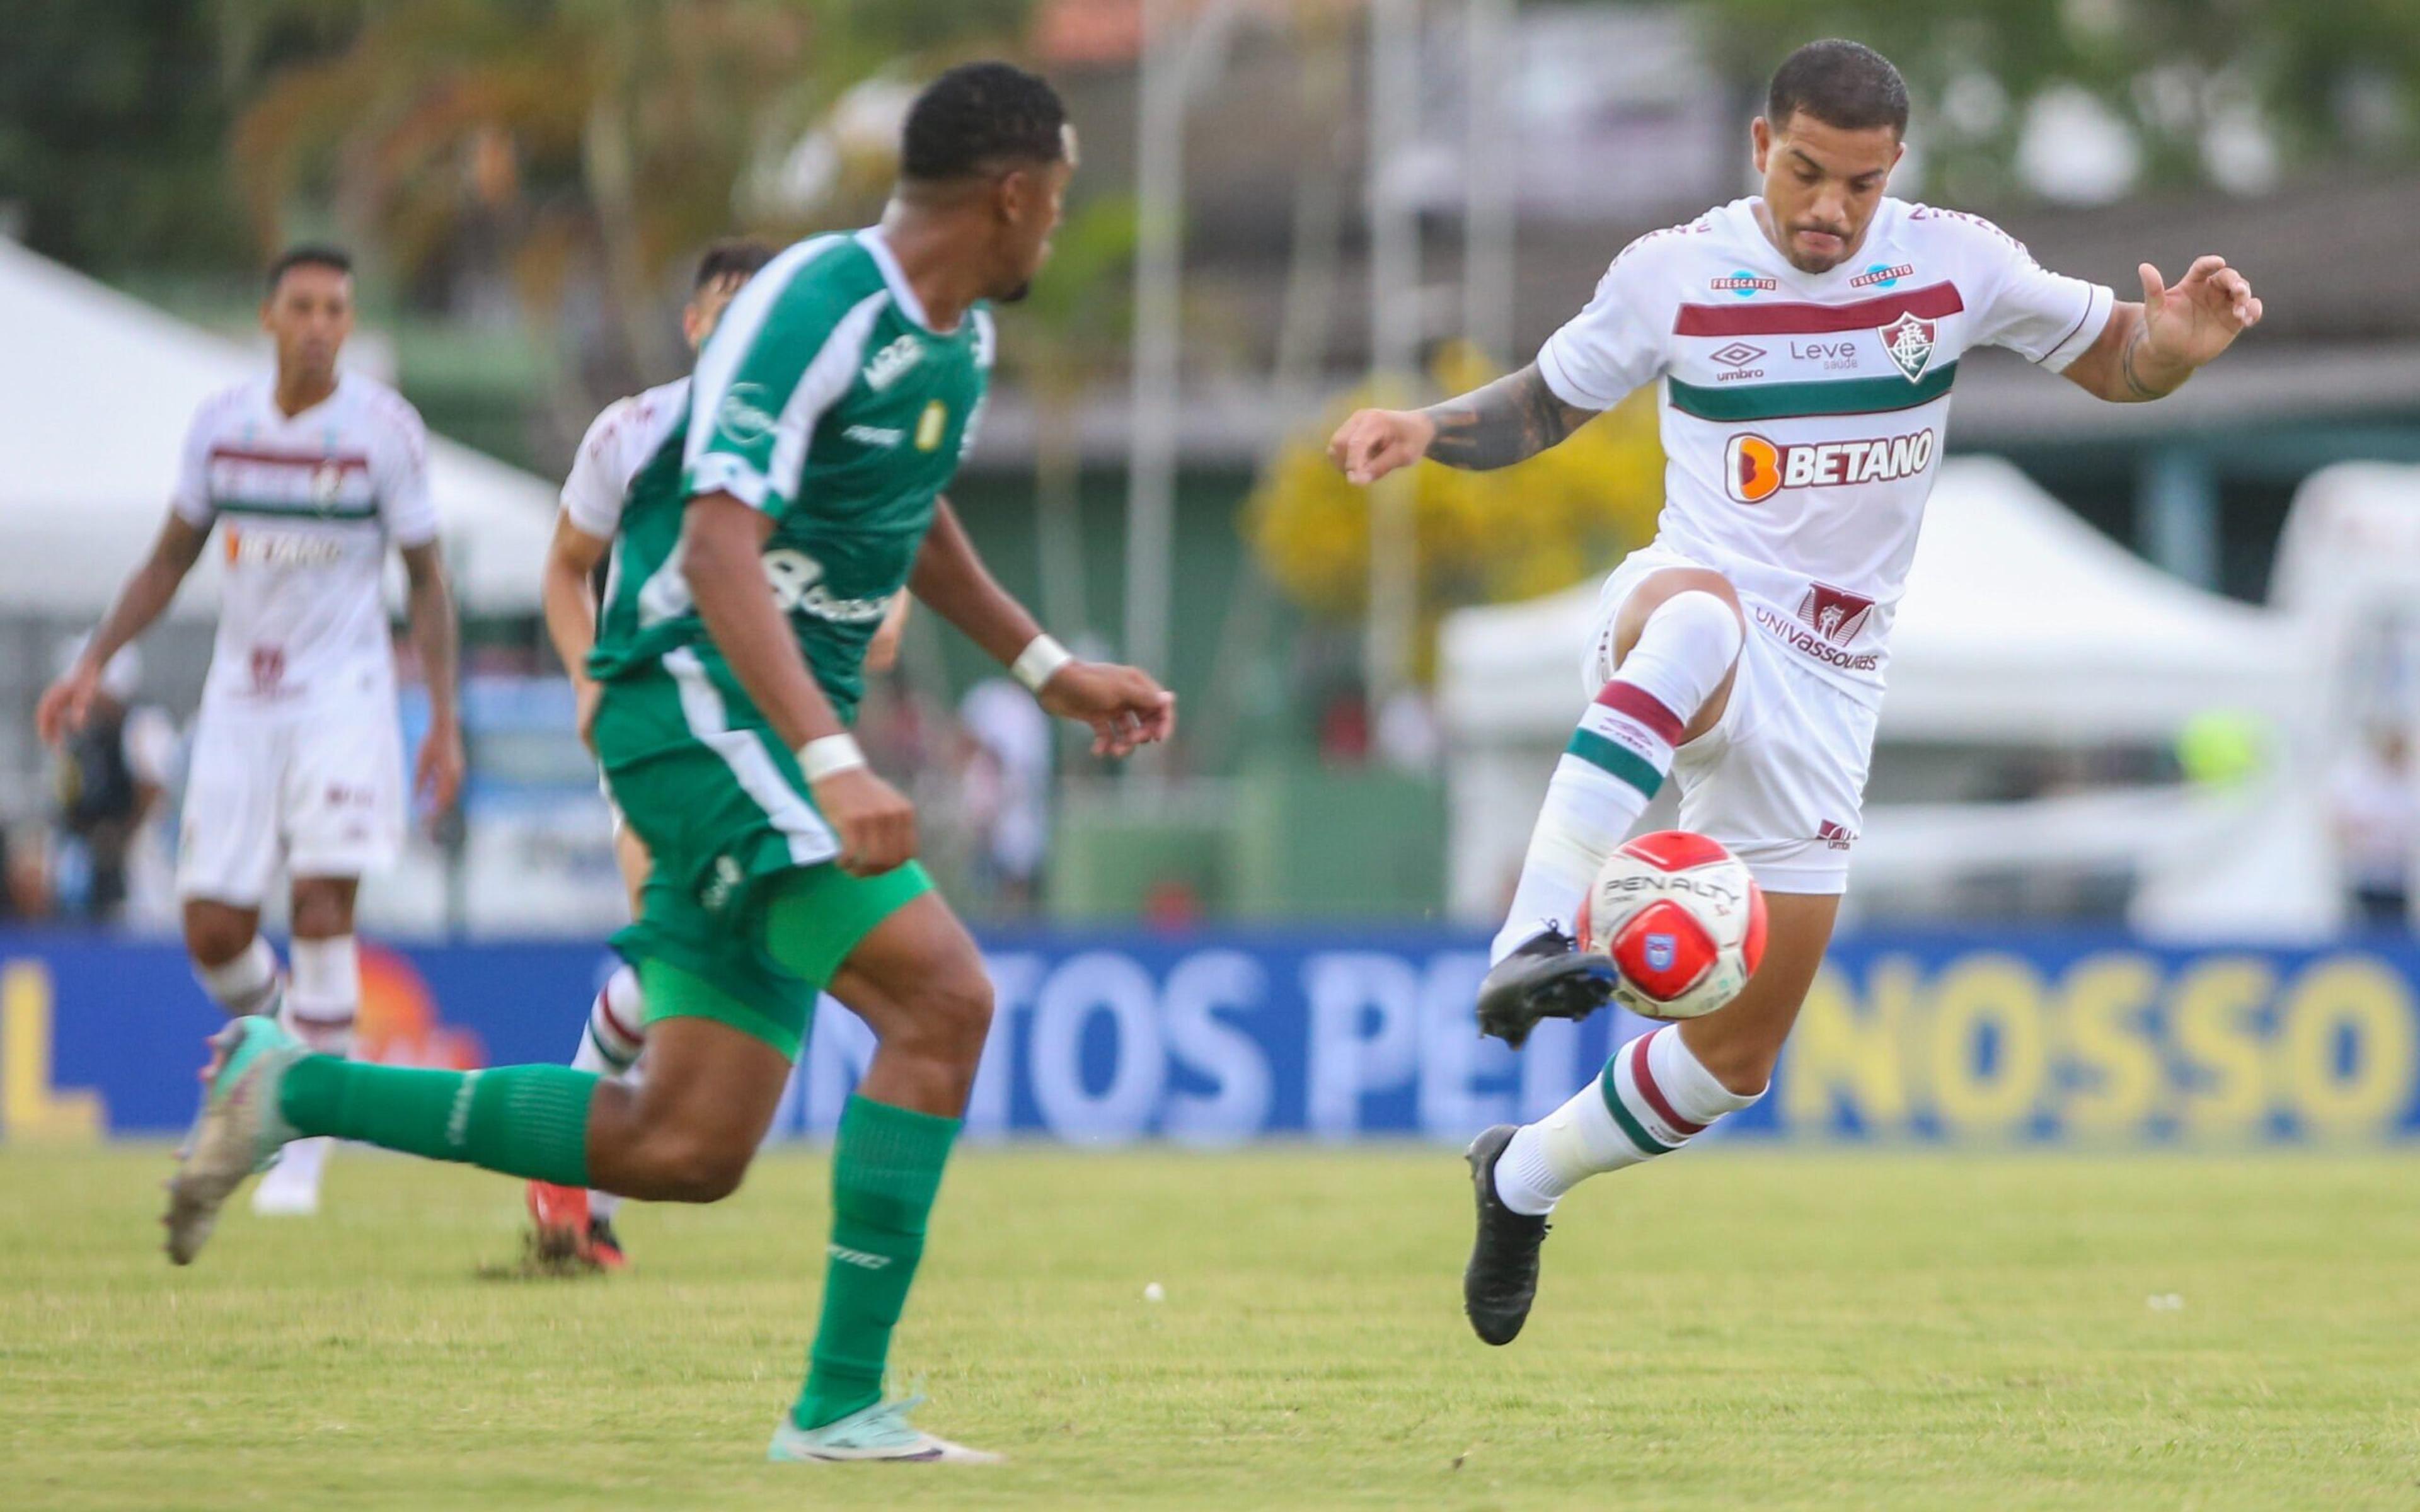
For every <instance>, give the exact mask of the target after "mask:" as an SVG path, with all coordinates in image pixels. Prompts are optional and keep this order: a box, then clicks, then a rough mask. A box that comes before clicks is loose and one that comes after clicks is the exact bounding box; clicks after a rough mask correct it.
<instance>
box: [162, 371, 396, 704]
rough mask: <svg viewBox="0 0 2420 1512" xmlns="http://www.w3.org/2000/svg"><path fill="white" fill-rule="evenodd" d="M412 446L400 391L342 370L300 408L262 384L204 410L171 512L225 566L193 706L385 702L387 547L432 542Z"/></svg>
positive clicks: (389, 680)
mask: <svg viewBox="0 0 2420 1512" xmlns="http://www.w3.org/2000/svg"><path fill="white" fill-rule="evenodd" d="M427 450H428V432H427V427H426V426H424V425H423V424H421V420H420V415H419V413H418V412H417V411H416V410H414V409H412V408H411V405H409V404H406V403H405V402H404V400H403V397H402V395H400V394H398V393H396V392H395V391H394V390H392V389H390V388H387V387H386V386H385V385H384V384H381V383H376V382H373V381H371V380H370V379H368V378H361V377H358V376H355V375H351V374H346V375H342V376H340V377H339V378H338V379H337V381H336V388H335V392H334V393H331V394H329V396H328V397H327V398H325V399H323V400H321V401H320V402H319V403H318V404H317V405H315V406H313V407H312V408H311V409H306V410H304V411H302V413H301V414H299V415H292V416H288V415H287V414H284V413H283V412H281V411H280V410H279V409H278V408H277V401H276V384H275V382H274V380H273V379H272V378H266V377H264V378H257V379H256V380H254V381H252V382H250V383H244V384H240V385H238V386H237V387H235V388H232V389H228V390H226V391H225V393H219V394H216V395H213V396H212V397H211V398H209V399H208V400H206V401H204V403H203V405H202V407H201V409H199V410H197V411H196V412H195V413H194V424H193V428H192V430H190V431H189V432H188V433H187V434H186V438H185V455H184V459H183V465H182V466H181V467H180V468H179V470H178V478H177V492H176V496H175V499H174V500H173V501H172V507H173V508H174V509H175V510H176V512H177V514H178V517H181V518H183V519H184V520H186V521H187V522H188V523H190V524H192V525H194V526H195V527H196V528H198V529H201V530H204V531H208V530H209V529H210V528H211V527H212V526H213V525H216V526H217V527H218V531H219V537H220V542H221V545H220V550H221V552H222V554H223V555H224V557H225V563H226V586H225V595H224V598H223V602H222V605H221V608H220V611H219V632H218V641H217V644H216V646H215V647H214V648H213V650H212V652H211V656H210V674H209V682H208V683H207V684H206V685H205V686H204V687H203V691H202V699H203V702H204V704H205V706H209V705H213V704H216V705H224V706H242V707H253V708H261V709H267V708H270V707H274V706H284V705H291V704H292V703H294V702H295V701H297V700H301V699H303V698H306V697H333V696H336V695H347V696H358V695H361V694H365V693H372V694H378V695H380V696H384V697H387V698H389V699H391V698H392V689H393V687H394V686H395V652H394V647H393V645H392V644H391V642H390V640H389V638H388V635H387V615H386V601H385V597H384V594H383V591H382V588H383V583H382V579H383V574H384V570H385V566H386V553H387V547H388V546H389V544H390V543H392V544H393V545H396V546H399V547H413V546H423V545H426V544H427V543H428V542H430V541H433V540H435V539H436V538H437V511H436V508H435V506H434V505H433V504H432V503H431V502H430V501H429V498H428V481H427Z"/></svg>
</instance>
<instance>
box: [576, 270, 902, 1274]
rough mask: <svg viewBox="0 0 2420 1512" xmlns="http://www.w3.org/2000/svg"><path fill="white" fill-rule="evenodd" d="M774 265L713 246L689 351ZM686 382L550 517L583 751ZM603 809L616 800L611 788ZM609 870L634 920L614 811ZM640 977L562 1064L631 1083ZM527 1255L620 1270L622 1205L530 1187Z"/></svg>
mask: <svg viewBox="0 0 2420 1512" xmlns="http://www.w3.org/2000/svg"><path fill="white" fill-rule="evenodd" d="M772 260H773V249H772V248H771V247H769V246H768V245H766V244H765V243H764V242H761V241H754V240H747V239H735V240H730V241H719V242H716V243H715V244H714V245H713V246H711V247H708V248H707V249H706V254H705V255H704V256H702V257H700V258H699V259H698V264H697V274H696V277H695V278H694V279H693V280H692V282H691V284H690V297H689V302H688V303H687V304H685V305H683V306H682V307H681V336H682V338H683V339H684V340H685V341H687V342H688V343H689V348H690V351H691V352H695V351H696V350H697V349H698V348H699V347H703V346H704V345H705V344H706V337H708V336H709V335H712V334H713V333H714V326H715V322H716V321H718V320H720V319H721V318H722V311H723V307H724V306H726V305H728V304H729V303H730V302H731V300H732V296H734V295H736V294H737V293H738V292H739V290H740V288H741V287H742V286H743V285H746V284H747V282H748V280H749V279H751V278H752V277H754V276H755V274H756V270H758V269H760V268H763V267H764V266H765V265H766V264H767V263H768V262H770V261H772ZM689 384H690V380H689V378H686V377H682V378H675V379H674V380H673V381H672V382H670V383H663V384H659V385H657V386H656V387H655V388H652V389H649V390H647V391H646V392H645V393H635V394H632V395H630V396H629V397H628V398H625V399H616V400H614V401H613V403H612V404H610V405H607V406H606V407H605V408H604V409H602V410H600V411H599V412H598V413H597V418H596V419H595V420H594V421H591V422H590V423H589V426H588V434H587V435H586V436H584V437H582V439H581V442H580V451H579V455H577V456H576V457H575V458H574V459H573V461H572V465H571V475H570V476H569V477H568V478H566V479H565V480H564V484H563V509H562V511H561V512H560V513H559V514H557V515H556V517H555V522H554V539H553V542H552V544H551V546H550V548H548V551H547V561H546V571H545V578H544V580H543V583H542V586H541V589H540V598H541V601H542V603H543V605H544V609H545V613H546V629H547V634H548V636H549V637H550V638H551V639H552V640H553V641H554V649H555V653H556V655H558V656H561V657H562V658H563V666H564V670H565V671H566V673H567V674H568V675H569V676H570V678H571V683H572V687H573V689H574V691H575V694H576V698H577V707H578V709H579V719H580V738H581V740H582V742H583V743H592V744H593V742H592V741H591V734H590V726H591V725H592V724H593V723H594V721H595V719H596V716H597V696H598V687H597V681H596V679H594V678H592V677H590V676H589V675H588V654H589V652H591V651H592V650H594V649H595V648H596V645H597V603H598V600H599V599H601V598H603V597H604V596H606V595H607V594H610V592H611V587H610V584H609V583H608V582H607V581H606V579H605V578H604V577H603V576H602V575H601V574H600V571H599V569H600V567H601V566H602V565H603V564H604V563H605V562H606V561H607V557H608V553H609V552H610V551H611V550H612V548H613V538H614V536H615V535H616V534H618V533H619V532H620V531H621V528H622V503H623V501H624V499H625V497H626V496H627V495H628V491H629V486H630V480H631V479H632V478H634V477H636V476H637V475H638V472H639V470H640V469H641V468H642V467H644V466H645V465H646V460H647V458H648V457H649V456H652V455H654V454H655V453H656V451H657V450H658V449H659V447H661V446H662V445H663V443H664V441H665V440H667V439H669V438H670V437H671V436H672V434H673V432H674V431H675V430H676V429H678V428H679V427H680V426H681V425H682V424H683V423H684V422H685V421H686V420H687V418H688V415H689ZM907 603H908V595H907V594H904V593H903V594H899V595H898V596H897V597H895V598H894V599H892V605H891V611H890V613H889V614H887V615H885V616H884V618H883V622H882V625H881V627H880V628H879V629H877V630H876V632H875V637H874V640H873V642H872V643H871V644H870V645H868V646H867V647H866V652H865V667H866V670H867V671H873V672H882V671H890V669H891V667H892V664H893V663H894V662H895V661H896V660H897V657H898V654H899V637H900V634H901V632H902V630H903V628H904V626H905V625H906V622H907ZM606 802H607V803H608V804H609V805H610V804H611V803H612V802H613V795H612V793H611V792H610V791H609V792H608V793H607V795H606ZM613 864H614V865H615V867H616V868H617V869H619V870H620V872H621V873H622V886H623V887H624V888H625V889H626V890H627V891H628V894H629V899H630V916H631V917H632V918H637V917H638V915H639V911H640V907H641V902H640V889H641V888H642V887H644V886H645V885H646V880H647V847H646V843H645V842H644V841H642V840H640V839H639V837H638V834H637V832H636V831H634V830H632V829H631V828H630V826H629V825H627V824H625V823H624V822H623V820H622V811H621V810H619V809H614V810H613ZM641 1009H642V997H641V990H640V986H639V973H638V970H637V968H636V967H634V966H633V965H631V964H630V963H628V962H627V961H624V962H621V963H619V964H616V965H615V966H614V968H613V973H612V975H610V976H608V977H607V978H606V980H605V985H604V986H602V987H600V988H598V989H597V996H596V998H595V999H594V1000H593V1001H592V1002H591V1003H590V1004H589V1007H588V1022H587V1024H586V1025H585V1026H584V1027H583V1028H582V1031H581V1036H580V1047H579V1049H578V1050H576V1051H575V1052H573V1054H572V1057H571V1064H572V1065H573V1066H574V1067H576V1068H577V1069H579V1070H581V1071H589V1072H597V1074H598V1075H600V1076H603V1077H606V1078H607V1079H609V1080H614V1081H620V1082H622V1083H624V1084H626V1085H628V1084H632V1083H634V1082H635V1081H636V1080H637V1077H638V1075H639V1058H640V1056H641V1054H642V1052H644V1050H645V1048H646V1025H645V1019H644V1014H643V1013H642V1011H641ZM528 1198H529V1211H530V1222H531V1225H532V1226H533V1228H534V1233H533V1236H532V1248H533V1253H534V1254H535V1256H536V1257H537V1258H538V1259H540V1260H541V1261H544V1262H548V1263H559V1262H562V1261H566V1260H568V1261H577V1262H585V1263H587V1264H590V1265H594V1266H596V1267H597V1268H599V1269H602V1270H609V1271H612V1270H619V1269H621V1268H622V1267H623V1266H624V1265H626V1264H628V1257H626V1256H625V1255H624V1253H623V1250H622V1240H621V1236H620V1235H619V1234H617V1233H615V1232H614V1229H613V1215H614V1213H615V1212H616V1211H619V1209H620V1207H621V1203H622V1199H621V1198H620V1197H618V1196H614V1195H613V1193H611V1192H602V1191H589V1190H586V1189H583V1188H580V1187H568V1186H557V1185H555V1184H554V1183H552V1182H550V1181H532V1182H531V1183H530V1184H529V1192H528Z"/></svg>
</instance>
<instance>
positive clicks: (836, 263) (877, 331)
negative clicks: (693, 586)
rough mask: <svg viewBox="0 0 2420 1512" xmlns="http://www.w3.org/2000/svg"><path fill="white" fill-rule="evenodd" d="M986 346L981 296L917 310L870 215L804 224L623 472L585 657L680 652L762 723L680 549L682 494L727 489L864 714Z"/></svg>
mask: <svg viewBox="0 0 2420 1512" xmlns="http://www.w3.org/2000/svg"><path fill="white" fill-rule="evenodd" d="M992 347H993V333H992V321H991V315H990V312H989V311H988V310H987V309H985V307H984V306H982V305H977V306H975V307H974V308H973V309H971V310H970V311H968V312H967V314H966V316H965V317H964V318H963V319H961V320H960V321H959V322H958V324H957V327H956V329H955V330H953V331H946V332H943V331H935V330H933V329H932V328H931V327H930V326H928V325H927V324H926V323H925V320H924V311H923V305H922V304H921V303H920V302H919V301H918V300H917V298H916V292H915V290H914V289H913V288H911V287H909V286H908V284H907V279H906V277H905V276H904V275H902V273H901V272H900V270H899V264H898V262H897V261H896V259H894V258H893V257H892V255H891V249H890V247H889V246H888V245H886V244H885V243H884V241H883V239H882V234H881V232H880V231H879V230H875V229H868V230H863V231H860V232H857V233H856V234H855V235H853V236H825V237H816V238H813V239H809V240H806V241H801V242H799V244H797V245H796V246H793V247H791V248H790V249H789V250H787V251H786V252H783V254H782V255H780V256H778V257H776V258H774V259H773V260H772V262H770V263H768V265H766V267H765V269H764V270H763V271H762V272H759V273H758V274H757V275H756V276H755V277H754V278H753V279H752V280H750V281H749V284H748V286H747V287H745V288H743V289H742V290H740V292H739V296H738V298H737V299H735V300H733V301H732V302H731V307H730V309H729V310H727V311H725V312H724V314H723V316H722V320H721V324H720V325H719V326H718V327H717V328H716V330H715V332H714V335H713V336H712V337H711V338H710V339H709V340H708V341H707V342H706V349H705V350H704V351H703V352H701V353H700V354H699V357H698V363H697V374H696V378H695V379H694V380H693V381H692V382H691V383H690V399H689V415H688V420H687V423H686V424H684V425H680V426H676V427H675V428H674V429H673V431H672V432H671V433H670V435H669V436H668V437H667V438H666V439H665V440H664V442H663V444H662V445H661V446H660V447H659V448H658V450H657V451H656V453H655V454H654V455H653V456H652V457H651V458H650V459H649V460H648V461H647V463H646V464H645V465H644V467H642V468H641V469H640V471H639V472H638V474H637V475H636V476H635V477H633V478H632V479H631V481H630V486H629V493H628V499H627V501H626V502H625V505H624V509H623V516H622V532H621V534H620V535H619V536H618V537H617V538H616V540H615V543H614V548H613V569H612V573H611V575H610V580H609V582H608V584H607V588H606V602H605V609H604V613H603V616H602V618H601V621H600V623H599V624H598V625H597V649H596V651H595V652H594V653H593V654H592V655H591V656H590V657H589V662H588V666H589V671H590V673H591V675H593V676H595V677H597V679H598V680H600V681H603V682H606V683H608V684H611V683H613V681H615V680H617V679H623V678H627V677H629V676H631V675H633V674H636V673H640V672H644V671H653V670H654V669H656V668H658V667H659V666H664V665H667V664H666V661H665V658H666V657H668V656H670V657H672V658H673V661H672V662H671V663H670V664H669V665H670V666H671V668H672V670H673V671H675V672H676V673H680V674H684V675H685V676H686V678H688V679H691V680H694V679H697V678H699V677H700V676H703V677H704V678H706V679H708V680H710V682H711V685H712V686H713V687H714V690H715V692H716V693H717V694H719V695H720V697H721V700H722V702H723V704H724V705H725V709H726V717H728V718H730V719H731V720H732V721H733V722H736V723H745V724H755V723H761V722H762V721H761V716H758V715H757V714H756V711H755V709H754V707H753V705H752V704H751V703H749V702H747V695H746V694H745V692H743V691H742V690H741V689H740V688H739V686H738V681H737V678H735V677H733V676H732V674H731V672H730V670H729V668H728V667H727V666H726V665H725V664H724V663H723V660H722V657H721V654H720V653H718V652H717V651H716V649H715V647H714V643H713V641H712V640H711V639H710V638H708V636H707V635H706V625H705V622H704V621H703V620H702V619H700V618H699V616H698V612H697V606H696V604H695V603H694V602H693V601H692V600H691V598H690V591H689V581H688V579H687V576H686V574H685V573H684V571H683V569H682V565H681V560H680V535H681V522H682V516H683V513H684V511H685V510H686V508H687V506H688V503H689V501H690V500H691V499H693V498H696V497H697V496H699V495H701V494H708V493H728V494H730V495H732V496H733V497H734V498H736V499H737V500H739V501H741V502H742V503H745V504H749V505H751V506H752V507H754V508H757V509H761V510H763V511H764V512H765V513H766V514H767V515H768V516H770V517H772V520H773V531H772V533H771V535H769V536H768V538H767V539H766V542H765V577H766V579H767V581H768V583H769V584H770V586H771V590H772V594H773V597H774V600H775V602H777V603H779V604H780V605H781V607H782V609H783V612H784V613H785V614H786V615H787V616H788V618H789V621H790V625H791V626H792V628H793V629H794V630H795V631H796V632H797V634H798V638H799V649H800V650H801V651H803V652H804V653H805V654H806V658H807V665H808V667H809V668H810V669H811V670H812V671H814V676H815V681H816V682H817V683H818V684H819V685H821V687H823V690H824V694H825V696H826V697H827V698H829V699H830V700H831V703H832V707H833V709H834V710H835V711H836V712H837V713H838V714H839V715H840V717H841V718H842V719H843V720H845V721H853V720H854V719H855V717H856V714H857V702H858V699H859V697H860V695H861V693H862V692H863V690H864V672H863V663H864V658H865V647H866V644H867V642H868V641H870V640H872V639H873V638H874V632H875V629H876V626H877V625H880V624H881V621H882V616H883V611H884V610H885V609H887V608H888V607H889V605H890V601H891V599H892V595H893V594H897V593H898V592H899V591H900V589H902V588H903V587H905V586H906V585H907V575H908V572H909V570H910V568H911V567H912V566H913V565H914V563H915V561H916V552H917V548H919V547H920V546H921V545H922V544H923V539H924V532H925V530H926V529H927V528H928V527H929V526H930V525H931V524H932V521H933V506H934V501H935V500H936V499H937V498H938V497H939V494H940V491H941V489H942V488H943V487H944V486H946V485H947V484H948V483H949V481H950V477H951V475H952V474H953V473H954V472H955V471H957V466H958V458H959V455H960V454H962V453H963V452H964V451H965V449H966V448H967V446H968V445H969V444H970V442H971V440H973V437H974V426H975V421H976V417H977V413H978V411H979V410H980V409H982V406H983V398H984V389H985V384H986V383H987V382H988V380H989V378H990V377H991V363H992ZM608 696H609V697H610V696H611V694H610V690H609V694H608Z"/></svg>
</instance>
